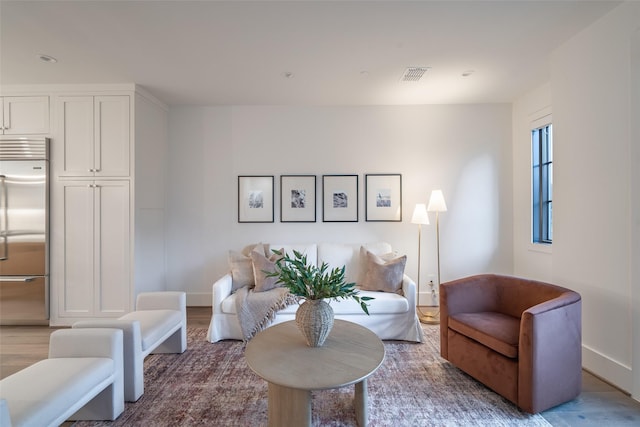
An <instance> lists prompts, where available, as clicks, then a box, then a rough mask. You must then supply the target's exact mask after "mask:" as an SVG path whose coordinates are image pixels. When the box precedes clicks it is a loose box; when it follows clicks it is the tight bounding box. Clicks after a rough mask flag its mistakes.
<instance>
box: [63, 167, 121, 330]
mask: <svg viewBox="0 0 640 427" xmlns="http://www.w3.org/2000/svg"><path fill="white" fill-rule="evenodd" d="M56 186H57V189H56V194H57V196H58V197H59V198H60V204H59V206H58V208H59V212H58V215H57V216H58V218H60V219H62V221H61V223H60V224H59V225H61V226H62V230H58V232H59V233H60V234H61V238H60V239H58V245H57V246H56V247H54V250H55V251H56V252H57V256H56V257H55V259H56V260H57V262H58V264H57V265H54V268H55V271H56V278H55V279H56V283H57V284H58V286H61V287H62V289H60V291H61V292H57V295H58V301H57V303H58V307H57V314H58V316H60V317H71V318H78V317H80V318H87V317H114V316H121V315H123V314H125V313H127V312H129V311H130V302H131V289H132V283H131V241H132V240H131V221H130V218H131V213H130V212H131V210H130V204H131V201H130V188H129V187H130V182H129V180H113V181H107V180H104V181H90V180H81V181H75V180H74V181H60V182H58V183H57V184H56Z"/></svg>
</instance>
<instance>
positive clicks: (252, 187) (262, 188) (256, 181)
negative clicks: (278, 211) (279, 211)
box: [238, 175, 273, 222]
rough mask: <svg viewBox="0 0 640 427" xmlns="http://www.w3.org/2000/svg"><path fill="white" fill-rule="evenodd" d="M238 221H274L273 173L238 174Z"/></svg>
mask: <svg viewBox="0 0 640 427" xmlns="http://www.w3.org/2000/svg"><path fill="white" fill-rule="evenodd" d="M238 222H273V175H270V176H253V175H251V176H247V175H245V176H238Z"/></svg>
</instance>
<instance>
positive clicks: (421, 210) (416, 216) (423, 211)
mask: <svg viewBox="0 0 640 427" xmlns="http://www.w3.org/2000/svg"><path fill="white" fill-rule="evenodd" d="M411 223H412V224H418V300H417V301H416V308H417V309H418V313H419V314H420V316H419V319H420V321H421V322H423V323H428V322H429V320H430V318H429V316H428V315H426V314H424V313H422V311H420V307H419V306H420V264H421V263H422V257H421V256H420V248H421V246H422V244H421V239H422V224H425V225H428V224H429V214H428V213H427V206H426V205H425V204H424V203H418V204H416V207H415V209H414V210H413V216H412V217H411Z"/></svg>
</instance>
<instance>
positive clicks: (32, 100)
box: [0, 96, 49, 135]
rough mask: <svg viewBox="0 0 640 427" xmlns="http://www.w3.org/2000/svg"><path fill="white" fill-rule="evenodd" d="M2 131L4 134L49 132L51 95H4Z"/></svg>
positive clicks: (0, 108)
mask: <svg viewBox="0 0 640 427" xmlns="http://www.w3.org/2000/svg"><path fill="white" fill-rule="evenodd" d="M0 133H1V134H3V135H46V134H48V133H49V97H48V96H3V97H2V103H1V105H0Z"/></svg>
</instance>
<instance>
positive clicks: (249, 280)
mask: <svg viewBox="0 0 640 427" xmlns="http://www.w3.org/2000/svg"><path fill="white" fill-rule="evenodd" d="M228 260H229V268H230V269H231V293H234V292H235V291H237V290H238V289H240V288H241V287H243V286H249V287H252V286H253V285H254V283H255V280H254V278H253V263H252V262H251V257H248V256H246V255H244V254H241V253H240V252H236V251H229V256H228Z"/></svg>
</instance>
